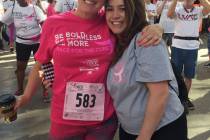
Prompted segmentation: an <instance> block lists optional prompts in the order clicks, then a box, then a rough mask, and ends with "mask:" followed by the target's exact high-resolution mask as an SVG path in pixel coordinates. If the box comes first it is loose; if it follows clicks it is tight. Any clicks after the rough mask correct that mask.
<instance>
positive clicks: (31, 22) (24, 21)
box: [1, 3, 46, 44]
mask: <svg viewBox="0 0 210 140" xmlns="http://www.w3.org/2000/svg"><path fill="white" fill-rule="evenodd" d="M45 19H46V16H45V15H44V13H43V12H42V10H41V9H40V8H39V7H37V6H35V5H32V4H29V5H28V6H27V7H21V6H20V5H19V4H18V3H15V6H14V8H13V7H10V8H9V9H8V10H7V11H6V13H5V14H4V16H3V17H2V19H1V22H3V23H5V24H7V25H10V24H11V23H14V25H15V29H16V36H19V37H21V38H26V39H27V40H25V39H20V38H18V37H16V42H18V43H23V44H35V43H39V40H36V41H34V40H28V38H33V37H35V36H39V35H40V33H41V26H40V24H39V23H40V22H43V21H44V20H45Z"/></svg>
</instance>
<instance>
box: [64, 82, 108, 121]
mask: <svg viewBox="0 0 210 140" xmlns="http://www.w3.org/2000/svg"><path fill="white" fill-rule="evenodd" d="M104 101H105V87H104V84H100V83H83V82H68V83H67V85H66V93H65V101H64V111H63V119H65V120H82V121H102V120H103V118H104Z"/></svg>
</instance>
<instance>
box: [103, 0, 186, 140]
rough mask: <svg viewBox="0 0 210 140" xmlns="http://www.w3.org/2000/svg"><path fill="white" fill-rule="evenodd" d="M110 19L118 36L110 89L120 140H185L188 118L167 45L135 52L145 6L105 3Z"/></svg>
mask: <svg viewBox="0 0 210 140" xmlns="http://www.w3.org/2000/svg"><path fill="white" fill-rule="evenodd" d="M106 20H107V23H108V26H109V28H110V29H111V31H112V32H113V33H114V34H115V35H116V36H117V47H116V50H115V51H116V57H115V59H114V61H113V64H112V67H111V69H110V70H109V74H108V79H107V86H108V90H109V91H110V94H111V96H112V98H113V101H114V107H115V109H116V112H117V116H118V119H119V122H120V140H187V125H186V116H185V114H184V109H183V106H182V105H181V103H180V100H179V98H178V96H177V94H178V87H177V83H176V80H175V76H174V74H173V71H172V68H171V65H170V61H169V57H168V53H167V49H166V46H165V43H164V42H163V41H162V42H161V43H160V44H159V45H157V46H155V47H147V48H145V47H137V41H136V38H138V37H140V36H141V34H142V33H140V34H139V33H138V32H141V31H142V29H143V28H144V27H145V26H146V25H147V24H148V23H147V21H146V16H145V8H144V3H143V1H142V0H129V1H128V0H107V3H106ZM139 21H140V22H139Z"/></svg>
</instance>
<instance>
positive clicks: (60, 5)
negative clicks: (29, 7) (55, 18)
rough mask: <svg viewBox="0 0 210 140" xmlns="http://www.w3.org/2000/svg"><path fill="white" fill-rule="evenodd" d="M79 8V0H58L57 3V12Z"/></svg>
mask: <svg viewBox="0 0 210 140" xmlns="http://www.w3.org/2000/svg"><path fill="white" fill-rule="evenodd" d="M75 8H77V0H58V1H57V3H56V5H55V11H56V13H63V12H66V11H71V10H74V9H75Z"/></svg>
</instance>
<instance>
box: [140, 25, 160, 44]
mask: <svg viewBox="0 0 210 140" xmlns="http://www.w3.org/2000/svg"><path fill="white" fill-rule="evenodd" d="M162 34H163V28H162V27H161V26H160V25H159V24H153V25H148V26H146V27H144V29H143V30H142V35H141V37H140V38H139V39H138V45H139V46H144V47H147V46H151V45H158V44H159V43H160V41H161V39H162Z"/></svg>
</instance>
